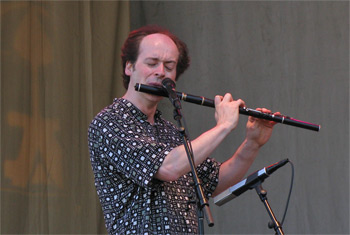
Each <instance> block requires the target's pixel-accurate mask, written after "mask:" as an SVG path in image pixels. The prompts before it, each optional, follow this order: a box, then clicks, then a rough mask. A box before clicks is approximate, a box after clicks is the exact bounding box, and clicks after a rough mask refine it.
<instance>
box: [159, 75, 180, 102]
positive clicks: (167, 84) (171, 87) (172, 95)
mask: <svg viewBox="0 0 350 235" xmlns="http://www.w3.org/2000/svg"><path fill="white" fill-rule="evenodd" d="M162 85H163V88H165V90H166V91H167V92H168V96H169V99H170V101H171V103H172V104H173V105H174V107H175V108H176V109H181V103H180V100H179V97H177V94H176V91H175V82H174V81H173V80H171V79H170V78H165V79H164V80H163V81H162Z"/></svg>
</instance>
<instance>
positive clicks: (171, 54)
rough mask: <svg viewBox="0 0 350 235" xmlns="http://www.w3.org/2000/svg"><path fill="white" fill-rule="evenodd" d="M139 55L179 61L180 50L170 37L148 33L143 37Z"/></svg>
mask: <svg viewBox="0 0 350 235" xmlns="http://www.w3.org/2000/svg"><path fill="white" fill-rule="evenodd" d="M139 56H141V57H152V58H158V59H168V60H169V59H170V60H176V61H177V59H178V57H179V50H178V48H177V46H176V44H175V43H174V41H173V40H172V39H171V38H170V37H168V36H167V35H164V34H159V33H156V34H150V35H147V36H145V37H144V38H143V39H142V41H141V43H140V48H139Z"/></svg>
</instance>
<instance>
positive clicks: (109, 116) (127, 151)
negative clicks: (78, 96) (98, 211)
mask: <svg viewBox="0 0 350 235" xmlns="http://www.w3.org/2000/svg"><path fill="white" fill-rule="evenodd" d="M88 137H89V149H90V160H91V164H92V169H93V172H94V175H95V186H96V189H97V194H98V196H99V199H100V202H101V205H102V210H103V213H104V218H105V223H106V228H107V230H108V232H109V234H195V233H198V231H197V230H198V221H197V212H196V208H197V204H196V203H189V202H190V201H193V199H194V198H196V194H195V191H194V186H193V185H192V183H191V182H192V176H191V173H188V174H187V175H184V176H182V177H180V178H179V179H178V180H176V181H171V182H163V181H160V180H157V179H156V178H154V175H155V174H156V172H157V170H158V169H159V167H160V166H161V164H162V162H163V161H164V159H165V157H166V156H167V154H168V153H169V152H170V151H171V150H172V149H173V148H175V147H177V146H179V145H181V144H182V141H181V139H180V136H179V133H178V130H177V128H176V127H175V126H174V125H173V124H172V123H171V122H168V121H166V120H164V119H162V118H161V113H160V111H157V112H156V115H155V123H154V125H151V124H150V123H149V122H148V121H147V116H146V115H145V114H143V113H142V112H141V111H140V110H139V109H138V108H137V107H135V106H134V105H133V104H132V103H131V102H129V101H127V100H125V99H122V98H118V99H115V100H114V102H113V104H111V105H110V106H108V107H106V108H105V109H103V110H102V111H101V112H100V113H99V114H98V115H97V116H96V117H95V118H94V120H93V121H92V122H91V124H90V127H89V133H88ZM219 168H220V163H218V162H216V161H215V160H213V159H210V158H208V159H207V160H206V161H204V162H203V163H202V164H201V165H200V166H198V167H197V170H198V175H199V178H200V179H201V181H202V185H203V189H204V192H205V195H206V196H207V197H209V196H211V194H212V192H213V191H214V190H215V188H216V185H217V183H218V174H219Z"/></svg>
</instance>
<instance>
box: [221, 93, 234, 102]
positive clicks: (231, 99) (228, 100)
mask: <svg viewBox="0 0 350 235" xmlns="http://www.w3.org/2000/svg"><path fill="white" fill-rule="evenodd" d="M222 101H227V102H230V101H233V98H232V95H231V94H230V93H226V94H225V96H224V98H223V100H222Z"/></svg>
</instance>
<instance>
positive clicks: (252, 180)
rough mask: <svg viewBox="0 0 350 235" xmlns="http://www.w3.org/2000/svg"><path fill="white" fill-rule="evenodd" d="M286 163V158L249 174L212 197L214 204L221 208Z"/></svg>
mask: <svg viewBox="0 0 350 235" xmlns="http://www.w3.org/2000/svg"><path fill="white" fill-rule="evenodd" d="M287 162H289V159H288V158H287V159H284V160H282V161H279V162H277V163H275V164H272V165H270V166H268V167H264V168H262V169H261V170H259V171H256V172H254V173H252V174H250V175H249V176H248V177H247V178H246V179H244V180H242V181H241V182H239V183H237V184H235V185H234V186H232V187H230V188H228V189H226V190H225V191H224V192H222V193H220V194H219V195H217V196H216V197H214V203H215V204H216V205H218V206H221V205H223V204H225V203H226V202H228V201H230V200H232V199H234V198H236V197H238V196H239V195H241V194H242V193H244V192H245V191H247V190H249V189H252V188H254V187H255V186H256V185H257V183H259V182H260V183H261V182H263V181H264V180H265V179H266V178H267V177H269V176H270V175H271V174H272V173H273V172H275V171H276V170H277V169H278V168H280V167H282V166H284V165H285V164H286V163H287Z"/></svg>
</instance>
